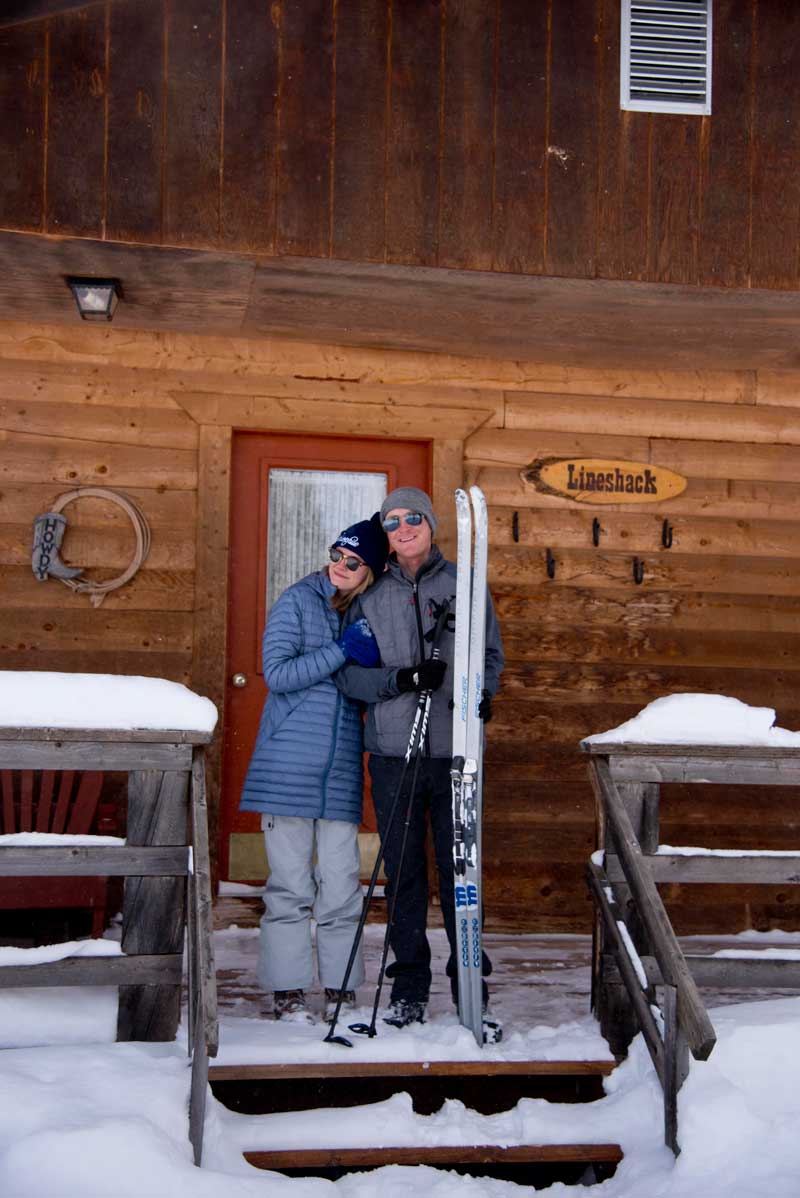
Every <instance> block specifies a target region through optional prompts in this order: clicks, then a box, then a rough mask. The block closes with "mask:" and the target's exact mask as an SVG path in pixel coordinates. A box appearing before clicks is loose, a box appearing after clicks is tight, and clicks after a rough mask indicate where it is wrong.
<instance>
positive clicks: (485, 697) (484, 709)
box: [478, 691, 492, 724]
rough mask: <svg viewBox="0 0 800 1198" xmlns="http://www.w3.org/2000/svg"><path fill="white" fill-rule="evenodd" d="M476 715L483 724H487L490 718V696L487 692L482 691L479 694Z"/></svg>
mask: <svg viewBox="0 0 800 1198" xmlns="http://www.w3.org/2000/svg"><path fill="white" fill-rule="evenodd" d="M478 715H479V716H480V717H481V719H482V720H483V722H484V724H488V723H489V720H490V719H491V718H492V696H491V695H490V694H489V692H488V691H483V692H482V694H481V701H480V703H479V704H478Z"/></svg>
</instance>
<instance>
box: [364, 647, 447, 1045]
mask: <svg viewBox="0 0 800 1198" xmlns="http://www.w3.org/2000/svg"><path fill="white" fill-rule="evenodd" d="M435 656H436V653H434V660H435ZM424 694H425V698H426V702H425V711H424V716H423V725H422V734H421V736H420V742H422V741H423V740H424V738H425V733H426V731H427V726H428V713H429V711H430V705H431V694H432V692H431V691H425V692H424ZM419 761H420V752H419V745H417V751H416V753H415V754H414V770H413V773H412V775H411V789H410V791H409V795H408V803H407V804H406V818H405V823H404V825H403V839H402V841H401V842H400V855H399V857H398V859H397V876H396V878H395V887H394V894H393V895H392V902H391V905H390V907H389V911H388V915H387V920H386V931H385V933H384V936H383V951H382V953H381V964H380V968H379V970H378V984H377V986H376V987H375V999H374V1002H373V1004H372V1018H371V1019H370V1022H369V1023H351V1024H350V1031H351V1032H356V1033H357V1034H358V1035H360V1036H369V1037H370V1039H371V1038H372V1037H373V1036H375V1035H377V1030H376V1026H375V1025H376V1023H377V1019H378V1007H379V1006H380V1001H381V991H382V989H383V977H384V974H385V972H386V960H387V957H388V956H389V939H390V937H391V934H392V928H393V927H394V913H395V910H396V908H397V895H398V891H399V883H400V878H401V876H402V873H403V862H404V861H405V856H406V844H407V842H408V830H409V827H410V826H411V812H412V808H413V806H414V799H415V798H416V793H417V776H418V774H419ZM387 835H388V829H387Z"/></svg>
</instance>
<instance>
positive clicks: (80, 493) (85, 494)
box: [50, 487, 150, 607]
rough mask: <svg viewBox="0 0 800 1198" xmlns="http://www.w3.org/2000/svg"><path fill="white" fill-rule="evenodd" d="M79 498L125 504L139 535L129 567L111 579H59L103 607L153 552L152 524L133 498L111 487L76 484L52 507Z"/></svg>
mask: <svg viewBox="0 0 800 1198" xmlns="http://www.w3.org/2000/svg"><path fill="white" fill-rule="evenodd" d="M76 499H107V500H108V501H109V503H116V505H117V507H121V508H122V510H123V511H124V512H125V514H126V515H127V516H128V518H129V519H130V522H131V524H132V525H133V531H134V534H135V536H136V549H135V551H134V554H133V557H132V558H131V560H130V562H129V564H128V566H127V568H126V569H125V570H124V571H123V572H122V574H120V575H119V576H118V577H117V578H109V579H107V580H106V581H105V582H92V581H91V580H90V579H79V578H59V582H63V584H64V586H65V587H69V589H70V590H71V591H75V592H76V593H77V594H79V595H88V596H89V600H90V602H91V604H92V606H93V607H99V606H100V605H101V603H102V602H103V600H104V599H105V597H106V595H108V594H109V593H110V592H111V591H116V590H117V588H118V587H121V586H124V585H125V583H126V582H130V580H131V579H132V578H133V576H134V574H135V573H136V571H137V570H138V569H139V567H140V566H141V564H142V562H143V561H144V560H145V558H146V557H147V555H148V553H149V552H150V525H149V524H148V523H147V519H146V518H145V515H144V512H143V511H142V509H141V508H140V507H139V505H138V504H137V503H136V502H135V501H134V500H133V499H129V498H128V497H127V496H126V495H120V494H119V493H118V492H117V491H111V490H109V488H108V487H76V488H75V490H74V491H67V492H65V494H63V495H59V497H58V499H57V500H56V501H55V503H54V504H53V505H52V507H51V509H50V510H51V511H53V512H60V511H61V510H62V509H63V508H65V507H66V506H67V504H68V503H72V502H73V501H74V500H76Z"/></svg>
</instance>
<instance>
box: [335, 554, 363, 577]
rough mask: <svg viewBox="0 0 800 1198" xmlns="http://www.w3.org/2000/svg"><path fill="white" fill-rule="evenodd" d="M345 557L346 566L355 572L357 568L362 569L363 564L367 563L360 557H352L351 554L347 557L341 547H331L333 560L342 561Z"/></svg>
mask: <svg viewBox="0 0 800 1198" xmlns="http://www.w3.org/2000/svg"><path fill="white" fill-rule="evenodd" d="M343 557H344V564H345V566H346V567H347V569H348V570H350V571H352V573H353V574H355V572H356V570H360V569H361V567H362V566H363V565H365V563H364V562H362V560H361V558H360V557H350V556H347V557H345V555H344V554H343V553H342V551H341V549H331V550H330V559H331V561H332V562H340V561H341V560H342V558H343Z"/></svg>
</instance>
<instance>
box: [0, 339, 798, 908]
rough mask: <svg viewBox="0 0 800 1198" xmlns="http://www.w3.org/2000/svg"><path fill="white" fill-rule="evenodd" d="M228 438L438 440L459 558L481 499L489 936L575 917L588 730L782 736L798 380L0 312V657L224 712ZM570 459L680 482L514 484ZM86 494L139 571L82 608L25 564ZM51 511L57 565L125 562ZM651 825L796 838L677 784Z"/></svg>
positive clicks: (581, 900) (742, 840)
mask: <svg viewBox="0 0 800 1198" xmlns="http://www.w3.org/2000/svg"><path fill="white" fill-rule="evenodd" d="M233 428H252V429H256V428H257V429H263V430H273V431H291V432H297V431H299V430H302V429H305V430H307V431H308V432H309V433H312V432H314V433H319V432H327V433H340V434H345V433H346V434H349V435H359V434H361V435H371V436H376V435H377V436H386V437H392V436H395V437H396V436H402V437H408V436H411V435H415V436H419V437H421V438H423V439H429V440H430V441H431V442H432V445H433V463H434V500H435V503H436V504H437V506H438V508H439V511H440V513H441V514H442V516H443V522H442V527H443V538H442V540H443V545H444V548H445V549H446V550H447V551H449V552H452V549H453V539H452V534H453V527H452V525H453V522H452V514H451V501H450V497H451V496H452V489H453V487H454V486H456V485H459V484H460V483H462V482H464V481H469V482H474V481H477V482H478V483H480V485H481V486H482V487H483V488H484V490H485V492H486V495H487V498H488V501H489V506H490V516H491V559H490V561H491V584H492V589H493V593H494V597H495V602H496V604H497V608H498V612H499V615H500V619H501V624H502V629H503V635H504V640H505V646H506V652H507V657H508V664H507V669H506V673H505V675H504V679H503V687H502V691H501V693H500V696H499V698H498V701H497V705H496V715H495V719H494V720H493V722H492V724H491V725H490V727H489V744H488V750H487V785H486V796H487V815H486V834H485V844H486V857H487V862H486V876H487V887H486V902H487V915H488V921H489V926H490V927H495V928H497V927H507V928H517V929H521V930H528V931H533V930H537V931H585V930H587V928H588V926H589V904H588V899H587V895H586V888H585V884H584V881H583V869H584V864H585V861H586V859H587V856H588V854H589V852H590V851H591V849H592V847H593V844H594V816H593V807H592V799H591V794H590V790H589V786H588V783H587V780H586V769H585V763H584V761H583V759H582V758H581V755H580V753H579V752H578V747H577V746H578V741H579V740H580V738H581V737H582V736H584V735H586V734H589V733H592V732H597V731H602V730H605V729H607V728H610V727H613V726H615V725H617V724H619V723H620V722H621V721H622V720H625V719H627V718H629V717H630V716H631V715H633V714H635V712H636V711H638V710H639V709H640V708H641V707H642V706H643V705H644V704H645V703H647V702H649V701H650V700H652V699H654V698H656V697H658V696H659V695H662V694H667V693H672V692H680V691H695V692H714V693H717V692H719V693H723V694H728V695H733V696H735V697H737V698H739V699H742V700H744V701H745V702H748V703H750V704H757V705H767V706H772V707H775V708H776V709H777V712H778V721H779V723H781V724H783V725H784V726H787V727H795V728H797V727H800V699H798V692H797V687H796V682H797V680H798V669H799V668H800V664H799V663H800V655H799V654H798V649H799V648H800V571H798V569H797V566H798V558H799V557H800V533H799V532H798V531H797V526H796V525H797V522H796V511H797V504H798V500H799V499H800V371H798V372H786V373H774V372H769V371H763V372H759V373H753V372H702V371H696V372H692V371H673V372H670V371H661V372H644V371H626V370H624V369H619V370H616V371H609V370H596V371H593V370H591V369H588V368H575V367H569V366H567V365H563V366H552V365H541V364H537V363H531V362H524V361H523V362H520V361H514V362H512V361H490V360H482V359H479V358H474V359H467V358H453V357H445V356H441V355H426V354H412V353H401V352H391V351H380V350H358V349H351V348H342V347H336V346H325V345H316V344H310V343H309V344H304V343H301V342H291V343H290V342H280V341H263V342H256V341H243V340H236V339H232V338H211V337H199V336H198V337H191V336H186V335H172V334H154V333H144V332H142V333H132V332H130V331H127V330H113V329H110V328H107V329H100V328H90V327H88V326H76V327H68V326H63V327H56V326H43V325H21V324H13V323H10V322H8V323H3V324H0V606H1V609H2V617H0V668H2V669H56V670H89V671H93V672H124V673H141V674H146V675H159V676H163V677H167V678H171V679H175V680H177V681H181V682H187V683H190V684H192V685H194V686H195V687H196V689H198V690H200V691H201V692H202V693H206V694H209V695H210V696H211V697H212V698H213V699H214V700H215V701H216V702H217V703H218V704H220V706H221V707H222V706H223V705H224V695H225V682H226V676H225V657H224V638H225V585H226V571H227V520H228V506H227V505H228V498H227V496H228V454H229V448H230V439H231V431H232V429H233ZM578 453H580V454H584V455H590V456H592V455H603V456H612V457H622V458H630V459H634V460H638V461H644V462H651V463H656V464H661V465H664V466H666V467H669V468H671V469H674V470H677V471H679V472H681V473H683V474H685V475H686V476H687V477H688V479H689V483H688V487H687V489H686V491H685V492H684V493H683V494H682V495H681V496H679V497H677V498H676V499H674V500H671V501H669V502H667V503H664V504H663V505H662V504H657V505H641V506H640V507H638V508H637V507H608V506H604V507H602V508H599V509H592V508H589V507H581V508H579V507H578V506H577V505H575V504H572V503H571V502H569V501H567V500H560V499H558V498H555V497H551V496H544V495H540V494H539V493H537V492H536V491H534V490H533V489H531V488H530V487H529V486H527V485H525V484H523V483H522V482H521V481H520V477H519V471H520V469H521V468H522V467H524V466H526V465H527V464H528V463H529V462H531V461H532V460H533V459H534V458H535V457H540V456H545V455H549V454H559V455H560V454H578ZM78 485H100V486H108V487H112V488H114V489H119V490H121V491H122V492H124V493H128V494H130V495H132V496H133V497H135V498H136V499H137V501H138V502H139V503H140V504H141V506H142V508H143V510H144V511H145V513H146V515H147V517H148V520H149V521H150V523H151V526H152V532H153V545H152V550H151V553H150V557H149V558H148V560H147V562H146V563H145V565H144V566H143V568H142V570H141V571H140V572H139V574H138V575H137V576H136V578H135V579H134V580H133V582H132V583H130V584H129V585H128V586H126V587H124V588H122V589H121V590H119V591H116V592H113V593H112V594H111V595H109V597H108V598H107V599H106V601H105V603H104V604H103V606H102V607H100V608H99V609H94V608H92V607H91V605H90V604H89V601H88V599H87V598H86V597H81V596H74V595H72V594H71V593H70V592H69V591H68V590H67V589H66V588H65V587H64V586H63V585H61V584H60V583H58V582H57V581H56V580H53V579H50V580H48V581H47V582H44V583H39V582H37V581H36V580H35V579H34V577H33V575H32V573H31V569H30V550H31V534H32V526H33V520H34V517H35V516H36V515H37V514H38V513H40V512H42V511H45V510H47V509H48V508H49V506H50V505H51V504H52V503H53V501H54V499H55V498H56V496H58V495H60V494H62V493H63V492H65V491H67V490H69V489H71V488H73V487H75V486H78ZM515 511H516V512H517V513H518V527H519V541H518V542H515V541H514V538H513V533H512V522H513V515H514V512H515ZM67 515H68V521H69V528H68V533H67V538H66V541H65V544H64V557H65V559H66V560H68V561H70V562H72V563H75V562H78V563H80V564H85V565H86V566H87V567H88V568H90V569H89V572H90V574H91V576H92V577H94V578H100V577H107V576H109V575H113V574H117V573H119V572H120V570H121V569H122V568H123V567H124V566H125V565H126V564H127V562H128V560H129V558H130V555H131V553H132V550H133V535H132V531H131V530H130V528H129V526H128V523H127V519H126V518H125V517H124V516H123V515H122V514H121V513H119V512H118V511H117V509H116V508H113V507H111V506H110V505H107V504H103V503H100V502H94V501H89V500H85V501H81V502H80V503H76V504H75V505H73V506H72V507H71V508H69V509H67ZM595 515H597V516H598V517H599V520H600V525H601V537H600V545H599V547H598V548H595V547H594V546H593V544H592V519H593V517H594V516H595ZM664 518H668V519H669V521H670V524H671V526H672V529H673V545H672V548H670V549H665V548H664V547H663V545H662V543H661V533H662V521H663V520H664ZM548 548H550V549H551V551H552V553H553V555H554V557H555V560H556V575H555V578H554V579H553V580H550V579H548V577H547V574H546V568H545V554H546V550H547V549H548ZM634 556H638V557H639V558H640V559H641V560H642V561H643V562H644V581H643V583H642V585H641V586H637V585H636V584H635V582H634V580H633V577H632V559H633V557H634ZM212 766H213V767H214V771H216V769H217V767H218V759H216V758H212ZM214 777H217V775H216V773H214ZM663 811H664V826H663V831H662V840H663V841H664V842H667V843H673V844H706V845H713V846H721V847H724V846H744V845H751V846H753V847H764V848H787V847H790V846H794V845H795V844H796V843H797V839H796V838H797V835H798V834H799V833H800V798H798V796H796V795H794V794H792V793H791V792H787V791H786V790H781V791H775V792H766V793H763V792H756V791H755V790H753V789H752V788H743V789H741V790H724V789H723V788H719V787H713V788H712V787H709V788H694V789H690V788H684V787H670V788H665V798H664V805H663ZM667 896H668V898H669V900H670V903H671V907H672V910H673V912H674V914H675V917H676V919H677V922H678V925H679V927H680V928H682V929H683V930H701V928H704V929H708V927H709V926H712V927H716V928H719V929H721V928H740V927H745V926H751V925H752V926H756V927H771V926H783V927H799V926H800V906H798V903H797V900H796V899H795V898H793V897H792V893H791V891H790V890H789V889H788V888H787V889H781V888H772V889H770V890H764V889H761V888H756V887H750V888H745V887H733V888H731V890H730V893H727V892H726V894H725V900H726V901H725V904H724V906H722V905H721V901H720V897H719V895H718V894H717V895H712V894H711V893H706V892H703V890H702V889H698V888H683V889H681V888H679V887H673V888H670V889H669V890H668V891H667Z"/></svg>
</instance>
